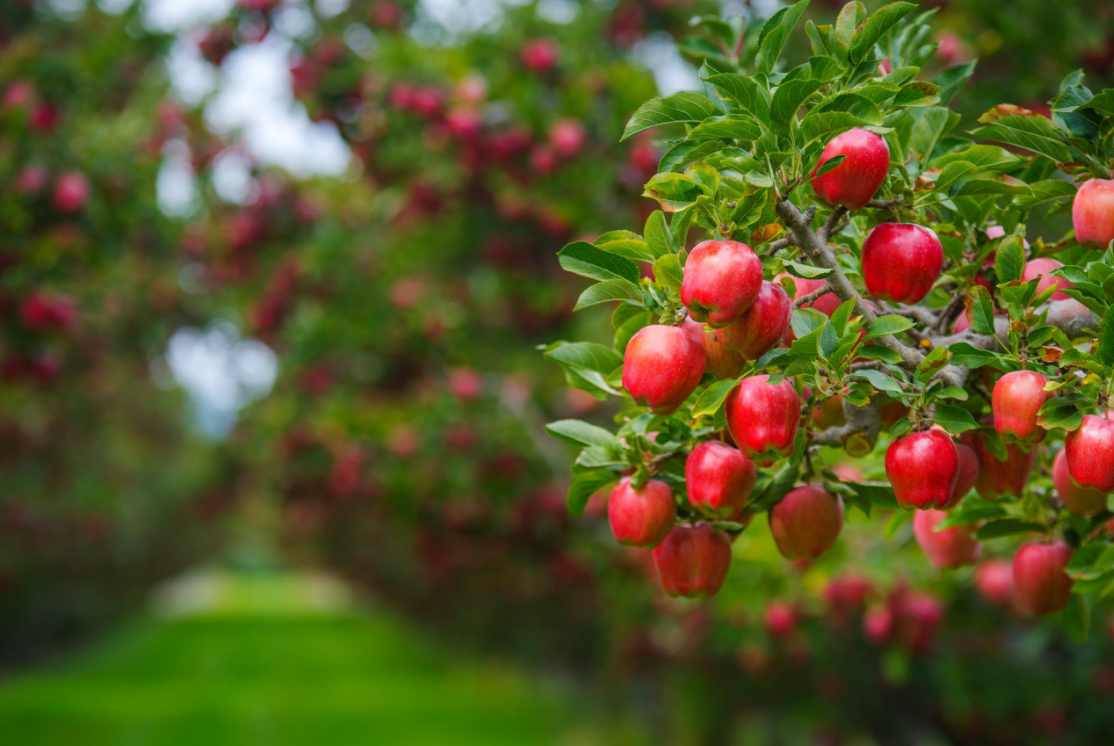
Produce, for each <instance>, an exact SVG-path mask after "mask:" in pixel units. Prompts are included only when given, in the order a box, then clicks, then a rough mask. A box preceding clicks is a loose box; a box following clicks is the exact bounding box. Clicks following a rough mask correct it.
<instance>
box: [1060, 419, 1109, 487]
mask: <svg viewBox="0 0 1114 746" xmlns="http://www.w3.org/2000/svg"><path fill="white" fill-rule="evenodd" d="M1064 450H1065V451H1066V452H1067V454H1068V471H1070V472H1071V476H1072V478H1073V479H1075V481H1076V483H1077V484H1079V485H1080V486H1081V487H1092V488H1094V489H1096V490H1101V491H1103V492H1112V491H1114V420H1112V419H1110V414H1109V413H1107V414H1105V415H1098V414H1089V415H1087V416H1086V417H1084V418H1083V424H1082V425H1080V426H1079V429H1078V430H1076V431H1075V432H1073V433H1070V434H1069V435H1068V437H1067V440H1066V441H1065V444H1064Z"/></svg>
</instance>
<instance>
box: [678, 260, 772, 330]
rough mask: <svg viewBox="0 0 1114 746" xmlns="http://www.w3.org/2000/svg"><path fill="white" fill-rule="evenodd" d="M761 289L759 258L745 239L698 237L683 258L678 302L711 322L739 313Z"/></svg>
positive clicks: (723, 321) (725, 320)
mask: <svg viewBox="0 0 1114 746" xmlns="http://www.w3.org/2000/svg"><path fill="white" fill-rule="evenodd" d="M761 289H762V262H761V261H759V259H758V256H757V255H756V254H755V253H754V251H753V250H752V249H751V248H750V247H749V246H747V245H746V244H745V243H740V242H739V241H701V242H700V243H698V244H697V245H696V246H694V247H693V249H692V251H691V252H690V253H689V255H688V258H687V259H686V260H685V270H684V278H683V280H682V281H681V302H682V303H684V304H685V305H686V306H688V309H689V314H690V315H691V316H692V317H693V318H694V319H696V320H697V321H707V322H708V323H710V324H713V325H715V326H723V325H724V324H729V323H731V322H732V321H734V320H735V319H737V318H739V317H740V316H742V315H743V312H744V311H746V310H747V309H748V308H750V307H751V305H753V304H754V301H755V300H756V299H757V298H758V292H759V290H761Z"/></svg>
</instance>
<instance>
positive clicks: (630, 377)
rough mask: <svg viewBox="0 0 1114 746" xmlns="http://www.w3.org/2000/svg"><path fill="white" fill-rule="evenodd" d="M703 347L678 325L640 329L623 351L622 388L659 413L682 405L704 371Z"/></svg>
mask: <svg viewBox="0 0 1114 746" xmlns="http://www.w3.org/2000/svg"><path fill="white" fill-rule="evenodd" d="M706 362H707V358H706V356H705V354H704V347H703V346H702V345H700V344H698V343H697V342H696V341H695V340H694V339H693V335H692V334H691V333H690V332H688V331H686V330H684V329H682V328H681V327H679V326H665V325H663V324H651V325H650V326H646V327H643V328H642V329H639V330H638V332H637V333H635V335H634V336H633V337H631V338H630V341H629V342H627V349H626V352H625V354H624V355H623V388H625V389H626V390H627V391H628V392H629V393H630V395H631V396H633V397H634V399H635V401H638V402H639V403H641V404H646V405H647V406H649V407H650V408H651V409H653V410H654V411H655V412H658V413H659V414H668V413H670V412H672V411H673V410H674V409H676V408H677V407H679V406H680V405H681V403H682V402H684V400H685V399H687V398H688V395H689V394H691V393H692V391H693V389H695V388H696V387H697V385H698V384H699V383H700V378H701V376H703V375H704V366H705V364H706Z"/></svg>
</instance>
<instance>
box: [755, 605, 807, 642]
mask: <svg viewBox="0 0 1114 746" xmlns="http://www.w3.org/2000/svg"><path fill="white" fill-rule="evenodd" d="M798 618H799V614H798V613H797V607H796V606H794V605H793V604H791V603H789V602H788V601H771V602H770V603H769V604H767V605H766V611H765V612H763V614H762V626H764V627H765V628H766V633H767V634H768V635H770V637H775V638H778V639H785V638H787V637H791V636H792V635H793V632H794V631H796V629H797V621H798Z"/></svg>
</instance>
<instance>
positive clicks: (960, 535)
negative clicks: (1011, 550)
mask: <svg viewBox="0 0 1114 746" xmlns="http://www.w3.org/2000/svg"><path fill="white" fill-rule="evenodd" d="M947 515H948V514H947V513H946V512H944V511H943V510H918V511H917V512H916V515H914V516H913V536H915V537H916V539H917V544H919V545H920V547H921V549H922V550H924V553H925V555H927V556H928V559H929V561H931V562H932V564H933V565H935V566H936V567H940V568H944V567H960V566H962V565H969V564H971V563H972V562H974V561H975V557H976V556H978V553H979V543H978V542H977V541H975V539H974V537H972V536H971V532H970V531H968V530H967V529H966V528H964V527H962V526H953V527H951V528H944V529H940V530H936V524H938V523H939V522H940V521H942V520H944V518H946V517H947Z"/></svg>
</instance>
